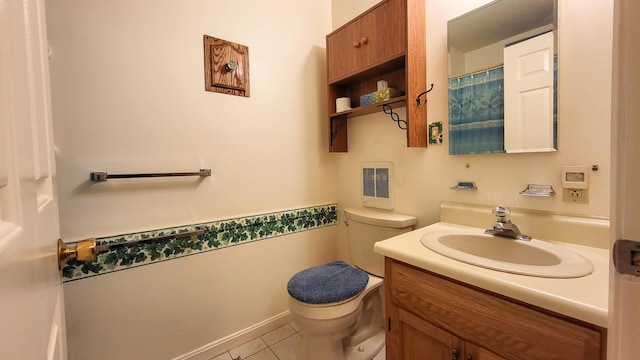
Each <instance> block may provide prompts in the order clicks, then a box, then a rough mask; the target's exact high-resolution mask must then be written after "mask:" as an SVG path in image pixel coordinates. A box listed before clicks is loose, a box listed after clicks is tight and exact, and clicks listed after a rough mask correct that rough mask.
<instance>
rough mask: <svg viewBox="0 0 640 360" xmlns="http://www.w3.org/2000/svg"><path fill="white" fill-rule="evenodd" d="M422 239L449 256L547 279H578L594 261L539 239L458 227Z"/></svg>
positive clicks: (437, 251)
mask: <svg viewBox="0 0 640 360" xmlns="http://www.w3.org/2000/svg"><path fill="white" fill-rule="evenodd" d="M420 242H421V243H422V245H424V246H425V247H427V248H428V249H430V250H432V251H434V252H436V253H438V254H440V255H443V256H446V257H448V258H451V259H454V260H458V261H462V262H465V263H468V264H471V265H476V266H481V267H485V268H489V269H493V270H498V271H503V272H509V273H515V274H522V275H530V276H538V277H548V278H576V277H581V276H585V275H589V274H591V273H592V272H593V264H592V263H591V262H590V261H589V260H588V259H587V258H585V257H583V256H582V255H580V254H578V253H576V252H574V251H572V250H570V249H568V248H566V247H563V246H560V245H556V244H552V243H549V242H546V241H542V240H537V239H532V240H531V241H523V240H515V239H510V238H505V237H499V236H494V235H487V234H484V233H483V232H482V231H481V230H474V231H471V230H457V229H456V230H439V231H433V232H429V233H427V234H425V235H423V236H422V238H421V239H420Z"/></svg>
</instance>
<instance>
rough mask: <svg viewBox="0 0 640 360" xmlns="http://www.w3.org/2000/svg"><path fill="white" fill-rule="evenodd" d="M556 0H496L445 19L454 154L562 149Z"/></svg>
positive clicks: (450, 121) (450, 140)
mask: <svg viewBox="0 0 640 360" xmlns="http://www.w3.org/2000/svg"><path fill="white" fill-rule="evenodd" d="M556 1H557V0H527V1H522V0H496V1H493V2H491V3H489V4H487V5H485V6H482V7H480V8H478V9H476V10H473V11H471V12H469V13H467V14H464V15H462V16H460V17H457V18H455V19H453V20H451V21H449V22H448V26H447V31H448V42H449V44H448V46H449V154H451V155H459V154H488V153H504V152H507V153H512V152H513V153H515V152H541V151H555V149H557V140H556V139H557V135H556V129H557V116H556V114H557V106H556V104H557V96H556V94H557V90H556V89H557V72H556V68H557V49H556V46H557V45H556V44H557V41H556V37H557V3H556Z"/></svg>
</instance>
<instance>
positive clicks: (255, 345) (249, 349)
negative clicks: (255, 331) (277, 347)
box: [229, 338, 267, 359]
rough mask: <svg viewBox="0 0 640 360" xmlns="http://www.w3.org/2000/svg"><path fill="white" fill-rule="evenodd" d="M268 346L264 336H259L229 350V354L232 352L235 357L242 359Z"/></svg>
mask: <svg viewBox="0 0 640 360" xmlns="http://www.w3.org/2000/svg"><path fill="white" fill-rule="evenodd" d="M266 348H267V344H266V343H265V342H264V341H263V340H262V338H257V339H253V340H251V341H249V342H248V343H245V344H243V345H240V346H239V347H237V348H235V349H233V350H231V351H229V354H231V357H232V358H233V359H237V358H238V356H239V357H240V358H241V359H245V358H248V357H249V356H251V355H253V354H255V353H257V352H259V351H261V350H263V349H266Z"/></svg>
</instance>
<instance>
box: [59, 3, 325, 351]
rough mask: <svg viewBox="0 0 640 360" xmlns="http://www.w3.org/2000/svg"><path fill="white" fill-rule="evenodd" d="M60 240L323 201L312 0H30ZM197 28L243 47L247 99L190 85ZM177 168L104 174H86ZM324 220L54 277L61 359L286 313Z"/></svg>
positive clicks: (159, 344)
mask: <svg viewBox="0 0 640 360" xmlns="http://www.w3.org/2000/svg"><path fill="white" fill-rule="evenodd" d="M46 6H47V17H48V27H49V36H50V39H49V40H50V48H51V51H52V54H51V60H50V61H51V72H52V74H51V77H52V87H53V89H52V91H53V115H54V122H55V125H54V126H55V129H54V130H55V146H56V149H57V166H58V174H59V178H58V183H59V189H58V194H59V197H60V217H61V228H62V236H63V238H64V239H65V240H67V241H74V240H79V239H82V238H85V237H90V236H107V235H118V234H123V233H130V232H135V231H142V230H152V229H158V228H164V227H169V226H173V225H183V224H193V223H197V222H200V221H211V220H216V219H229V218H233V217H237V216H245V215H251V214H262V213H268V212H273V211H279V210H289V209H295V208H300V207H307V206H312V205H320V204H328V203H335V202H336V201H337V199H336V190H335V189H336V182H335V177H334V175H333V174H334V173H335V165H334V161H333V159H332V158H331V156H330V155H329V154H328V152H327V151H326V148H327V141H326V139H327V138H328V135H327V130H326V129H325V127H324V126H323V125H324V122H325V117H326V114H327V110H326V100H325V99H326V96H325V88H326V85H325V84H326V80H325V77H326V71H325V59H324V57H325V52H324V42H325V34H327V33H328V32H329V31H330V30H331V24H330V11H331V9H330V4H329V3H328V2H326V1H316V2H308V1H293V0H280V1H269V2H264V1H258V0H253V1H251V0H240V1H231V2H229V1H227V2H224V1H215V2H212V1H202V0H196V1H188V2H180V3H176V2H172V1H164V0H161V1H158V0H153V1H152V0H142V1H134V2H131V1H123V0H115V1H96V0H88V1H87V0H82V1H76V0H51V1H47V2H46ZM203 34H207V35H211V36H215V37H218V38H222V39H225V40H229V41H233V42H237V43H240V44H243V45H246V46H248V47H249V55H250V59H249V62H250V84H251V97H249V98H244V97H237V96H229V95H223V94H217V93H211V92H205V91H204V79H203V76H204V68H203V43H202V41H203V40H202V36H203ZM200 168H211V169H212V173H213V175H212V176H211V177H209V178H205V179H204V180H202V181H201V182H197V181H196V180H195V179H192V178H182V179H162V180H161V179H154V180H109V181H108V182H107V183H102V184H91V183H89V181H88V176H89V172H90V171H109V172H111V173H140V172H177V171H195V170H197V169H200ZM335 237H336V236H335V227H329V228H323V229H320V230H314V231H307V232H302V233H298V234H295V235H288V236H282V237H278V238H272V239H267V240H263V241H259V242H256V243H251V244H245V245H242V246H235V247H232V248H227V249H223V250H217V251H212V252H209V253H205V254H199V255H196V256H189V257H185V258H181V259H178V260H172V261H165V262H162V263H156V264H152V265H148V266H143V267H140V268H136V269H131V270H126V271H120V272H117V273H111V274H107V275H103V276H98V277H94V278H91V279H85V280H79V281H75V282H70V283H66V284H65V295H66V308H67V324H68V328H69V331H68V334H69V350H70V355H71V358H72V359H136V360H139V359H154V360H156V359H167V358H172V357H175V356H178V355H182V354H185V353H188V352H190V351H192V350H195V349H197V348H199V347H201V346H205V345H207V344H208V343H210V342H214V341H216V340H219V339H222V338H224V337H226V336H228V335H231V334H233V333H235V332H237V331H241V330H243V329H246V328H248V327H251V326H253V325H255V324H257V323H259V322H262V321H264V320H266V319H269V318H271V317H273V316H276V315H278V314H281V313H283V312H285V311H287V294H286V282H287V280H288V279H289V277H290V276H291V275H293V274H294V273H295V272H297V271H299V270H300V269H303V268H305V267H309V266H311V265H315V264H318V263H321V262H325V261H329V260H333V259H335V257H336V250H335V248H336V247H335Z"/></svg>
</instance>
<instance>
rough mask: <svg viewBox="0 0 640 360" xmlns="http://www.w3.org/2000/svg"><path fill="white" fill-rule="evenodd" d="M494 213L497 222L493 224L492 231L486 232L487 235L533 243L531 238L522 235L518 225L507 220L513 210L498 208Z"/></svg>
mask: <svg viewBox="0 0 640 360" xmlns="http://www.w3.org/2000/svg"><path fill="white" fill-rule="evenodd" d="M492 213H493V215H495V216H496V221H495V222H494V223H493V226H492V227H491V229H489V230H485V232H484V233H485V234H489V235H495V236H502V237H506V238H510V239H516V240H523V241H531V236H529V235H525V234H523V233H521V232H520V230H519V229H518V227H517V226H516V224H514V223H512V222H511V220H508V219H507V216H509V214H511V210H509V209H508V208H506V207H504V206H497V207H496V208H495V209H493V211H492Z"/></svg>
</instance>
